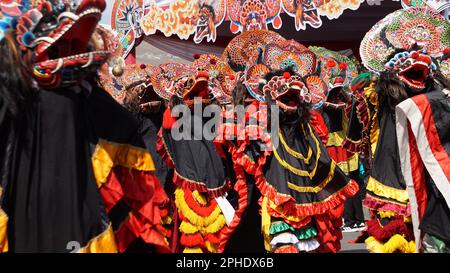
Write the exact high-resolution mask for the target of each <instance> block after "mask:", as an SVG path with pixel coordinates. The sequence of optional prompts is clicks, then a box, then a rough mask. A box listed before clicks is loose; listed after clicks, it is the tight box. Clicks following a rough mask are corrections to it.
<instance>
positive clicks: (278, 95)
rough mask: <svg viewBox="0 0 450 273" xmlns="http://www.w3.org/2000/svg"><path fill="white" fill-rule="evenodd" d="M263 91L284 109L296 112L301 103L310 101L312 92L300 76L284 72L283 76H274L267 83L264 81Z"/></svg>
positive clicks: (288, 111)
mask: <svg viewBox="0 0 450 273" xmlns="http://www.w3.org/2000/svg"><path fill="white" fill-rule="evenodd" d="M262 83H263V84H264V85H263V87H262V90H263V93H264V94H265V95H266V97H267V96H270V99H271V100H273V101H275V103H276V105H278V106H279V107H280V108H281V110H282V111H284V112H287V113H293V112H296V111H297V109H298V108H299V106H300V104H301V103H310V102H311V94H310V92H309V90H308V88H307V87H306V85H305V84H304V83H303V81H302V78H301V77H299V76H295V75H294V76H291V74H290V73H289V72H287V71H286V72H284V73H283V76H273V77H271V78H270V79H269V80H268V81H267V82H266V83H264V82H262Z"/></svg>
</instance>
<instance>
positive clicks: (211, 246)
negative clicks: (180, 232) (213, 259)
mask: <svg viewBox="0 0 450 273" xmlns="http://www.w3.org/2000/svg"><path fill="white" fill-rule="evenodd" d="M205 246H206V249H207V250H208V251H209V252H211V253H217V248H219V246H218V245H217V244H212V243H211V242H210V241H206V242H205Z"/></svg>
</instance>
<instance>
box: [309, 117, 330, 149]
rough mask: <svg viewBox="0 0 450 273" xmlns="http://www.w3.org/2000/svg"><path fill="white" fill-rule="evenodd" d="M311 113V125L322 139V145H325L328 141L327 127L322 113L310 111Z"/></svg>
mask: <svg viewBox="0 0 450 273" xmlns="http://www.w3.org/2000/svg"><path fill="white" fill-rule="evenodd" d="M310 113H311V120H310V121H311V125H312V127H313V128H314V130H315V131H316V133H317V135H318V136H319V137H320V139H321V140H322V143H323V145H325V146H326V145H327V142H328V128H327V125H326V124H325V121H324V120H323V117H322V115H321V114H320V113H319V112H317V111H314V110H313V111H310Z"/></svg>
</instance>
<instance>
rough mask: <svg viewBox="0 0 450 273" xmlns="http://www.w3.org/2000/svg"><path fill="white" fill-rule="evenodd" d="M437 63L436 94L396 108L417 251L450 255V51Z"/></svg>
mask: <svg viewBox="0 0 450 273" xmlns="http://www.w3.org/2000/svg"><path fill="white" fill-rule="evenodd" d="M437 63H438V71H437V72H436V73H435V74H434V80H435V82H434V84H433V85H434V87H433V90H430V92H427V93H426V94H422V95H417V96H414V97H413V98H409V99H407V100H405V101H403V102H402V103H400V104H398V105H397V107H396V117H397V122H396V129H397V141H398V147H399V153H400V162H401V169H402V174H403V177H404V179H405V183H406V187H407V190H408V197H409V200H410V203H411V210H412V211H411V217H412V223H413V228H414V235H415V239H416V248H417V251H419V252H425V253H449V252H450V229H449V226H450V209H449V207H450V199H449V198H450V188H449V181H450V174H449V171H448V166H449V165H448V164H449V163H450V159H449V156H448V155H449V151H448V147H449V145H448V142H449V140H450V139H449V138H448V137H447V136H446V132H448V131H449V129H450V123H449V119H448V118H449V117H450V107H449V101H450V99H449V98H450V89H449V88H450V81H449V80H450V69H449V67H450V66H449V65H448V64H449V63H450V52H449V49H446V50H445V51H444V54H443V56H442V57H441V58H439V59H438V60H437Z"/></svg>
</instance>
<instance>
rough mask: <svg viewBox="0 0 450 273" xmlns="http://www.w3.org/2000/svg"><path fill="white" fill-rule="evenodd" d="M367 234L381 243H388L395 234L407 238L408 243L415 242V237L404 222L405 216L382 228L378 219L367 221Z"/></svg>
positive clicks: (394, 219)
mask: <svg viewBox="0 0 450 273" xmlns="http://www.w3.org/2000/svg"><path fill="white" fill-rule="evenodd" d="M367 232H368V233H369V235H370V236H373V237H375V239H377V240H378V241H380V242H386V241H387V240H389V239H390V238H391V237H392V236H394V235H395V234H400V235H403V236H405V238H406V240H407V241H411V240H414V235H413V233H412V231H411V229H410V228H408V226H407V225H406V223H405V221H404V220H403V216H401V217H395V218H393V219H392V220H391V221H390V222H389V223H388V224H387V225H385V226H381V224H380V222H379V221H378V219H376V218H373V219H370V220H369V221H367Z"/></svg>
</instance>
